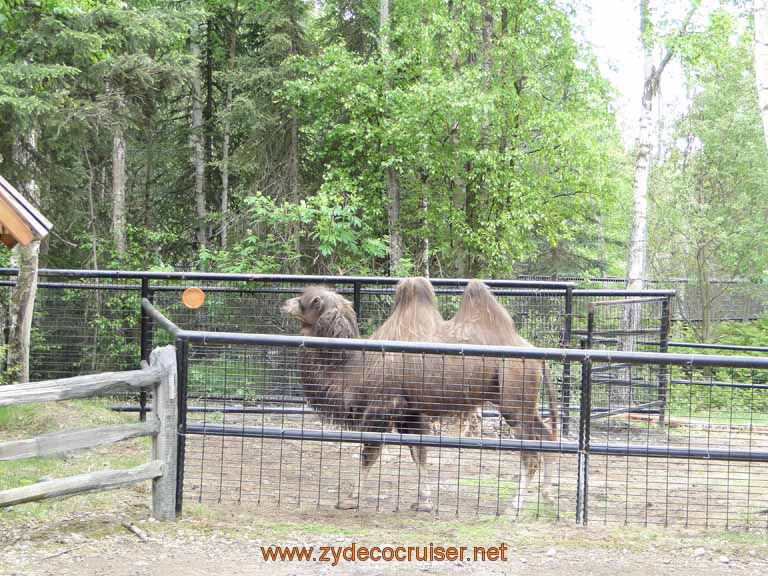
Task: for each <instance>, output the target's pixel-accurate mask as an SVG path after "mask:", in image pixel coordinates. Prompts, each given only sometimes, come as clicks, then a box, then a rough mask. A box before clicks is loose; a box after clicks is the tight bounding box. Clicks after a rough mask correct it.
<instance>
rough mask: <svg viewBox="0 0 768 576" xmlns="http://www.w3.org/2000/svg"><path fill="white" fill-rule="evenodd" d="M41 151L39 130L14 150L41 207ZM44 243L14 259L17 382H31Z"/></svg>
mask: <svg viewBox="0 0 768 576" xmlns="http://www.w3.org/2000/svg"><path fill="white" fill-rule="evenodd" d="M36 151H37V130H36V129H35V128H33V129H32V130H30V132H29V135H28V136H27V140H26V142H23V143H19V145H17V146H16V149H15V150H14V152H15V154H14V156H15V161H16V162H17V163H18V164H20V165H22V166H24V167H25V168H26V173H27V174H28V176H27V180H26V181H25V182H23V183H22V185H21V192H22V194H24V196H26V197H27V198H28V199H29V200H30V201H31V202H32V203H33V204H35V205H38V206H39V205H40V189H39V187H38V184H37V179H36V178H35V174H34V154H35V152H36ZM39 254H40V242H37V241H34V242H30V243H29V244H27V245H26V246H22V245H21V244H18V245H16V247H15V248H14V249H13V257H12V259H13V260H15V261H16V265H17V266H18V268H19V276H18V278H17V279H16V287H15V288H14V290H13V294H12V295H11V300H10V310H9V316H10V330H9V335H8V358H7V360H8V368H9V372H10V374H12V375H13V377H14V379H15V380H16V381H17V382H20V383H24V382H29V352H30V343H31V339H32V316H33V313H34V309H35V296H36V295H37V268H38V255H39Z"/></svg>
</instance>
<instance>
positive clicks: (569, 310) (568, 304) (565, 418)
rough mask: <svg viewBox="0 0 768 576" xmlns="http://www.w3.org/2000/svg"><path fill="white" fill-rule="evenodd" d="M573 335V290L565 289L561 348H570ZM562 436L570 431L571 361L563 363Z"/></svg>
mask: <svg viewBox="0 0 768 576" xmlns="http://www.w3.org/2000/svg"><path fill="white" fill-rule="evenodd" d="M572 333H573V288H571V287H570V286H569V287H567V288H566V289H565V325H564V326H563V339H562V342H561V343H560V347H561V348H570V347H571V334H572ZM560 411H561V414H562V415H561V416H560V421H561V422H562V429H563V435H564V436H567V435H568V431H569V429H570V418H571V361H570V360H565V361H564V362H563V401H562V405H561V406H560Z"/></svg>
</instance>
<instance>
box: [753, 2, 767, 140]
mask: <svg viewBox="0 0 768 576" xmlns="http://www.w3.org/2000/svg"><path fill="white" fill-rule="evenodd" d="M752 9H753V14H754V19H755V38H754V45H753V50H754V58H755V83H756V84H757V101H758V104H759V105H760V118H761V119H762V121H763V136H764V138H765V145H766V148H768V0H753V3H752Z"/></svg>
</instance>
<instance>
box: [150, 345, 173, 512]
mask: <svg viewBox="0 0 768 576" xmlns="http://www.w3.org/2000/svg"><path fill="white" fill-rule="evenodd" d="M149 364H150V366H151V367H153V368H159V369H161V370H162V377H161V378H160V383H159V384H158V385H157V386H156V387H155V389H154V394H153V396H152V399H153V401H152V403H153V406H152V415H153V417H154V418H155V419H156V420H157V421H158V423H159V425H160V430H159V432H158V433H157V435H156V436H155V437H154V438H153V440H152V460H160V461H161V462H163V463H164V467H163V475H162V476H160V477H158V478H155V479H154V480H153V481H152V514H153V515H154V517H155V518H157V519H158V520H175V519H176V432H177V429H178V410H177V406H176V394H177V386H176V351H175V349H174V347H173V346H165V347H163V348H155V349H154V350H153V351H152V354H150V356H149Z"/></svg>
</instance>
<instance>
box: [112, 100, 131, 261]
mask: <svg viewBox="0 0 768 576" xmlns="http://www.w3.org/2000/svg"><path fill="white" fill-rule="evenodd" d="M117 102H118V104H117V113H118V120H117V121H116V122H115V125H114V128H113V129H112V240H113V242H114V244H115V252H116V253H117V257H118V259H119V260H121V261H122V260H123V259H124V258H125V255H126V252H127V249H128V248H127V247H128V240H127V237H126V233H125V220H126V219H125V186H126V181H127V179H128V177H127V174H126V167H125V132H124V131H123V126H122V125H121V124H120V120H119V116H120V112H121V110H122V108H123V106H124V104H123V101H122V96H120V95H118V97H117Z"/></svg>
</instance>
